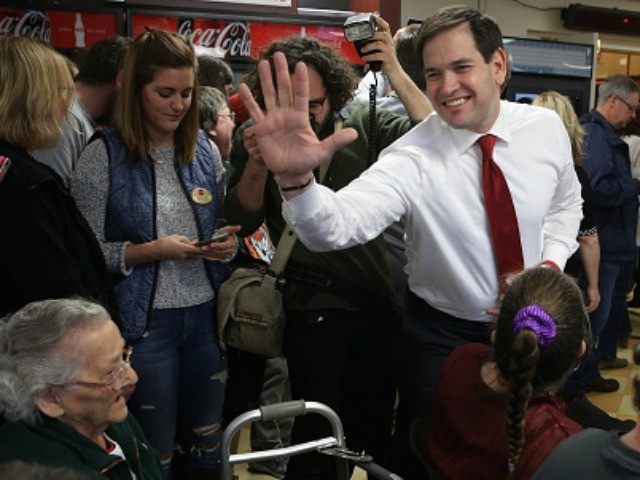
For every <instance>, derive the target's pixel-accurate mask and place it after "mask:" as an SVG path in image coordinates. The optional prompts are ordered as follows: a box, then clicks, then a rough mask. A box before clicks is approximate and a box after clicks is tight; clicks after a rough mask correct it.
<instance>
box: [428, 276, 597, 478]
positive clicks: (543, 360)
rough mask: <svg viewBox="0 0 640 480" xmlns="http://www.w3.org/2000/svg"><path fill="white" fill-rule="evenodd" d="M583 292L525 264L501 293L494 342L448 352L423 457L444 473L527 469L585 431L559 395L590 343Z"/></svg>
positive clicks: (522, 473) (513, 474) (504, 473)
mask: <svg viewBox="0 0 640 480" xmlns="http://www.w3.org/2000/svg"><path fill="white" fill-rule="evenodd" d="M582 298H583V297H582V294H581V292H580V289H579V288H578V286H577V285H576V284H575V281H574V280H573V279H572V278H571V277H569V276H567V275H565V274H563V273H559V272H556V271H555V270H552V269H549V268H534V269H530V270H526V271H524V272H523V273H521V274H520V275H518V276H517V277H515V278H514V280H513V282H512V283H511V285H510V286H509V287H508V289H507V291H506V292H505V295H504V298H503V300H502V304H501V307H500V313H499V314H498V317H497V320H496V322H495V325H494V331H493V334H492V340H493V342H494V345H493V349H491V348H490V347H489V346H486V345H482V344H476V343H474V344H467V345H464V346H462V347H459V348H457V349H456V350H454V351H453V352H452V353H451V355H450V356H449V358H448V359H447V362H446V364H445V368H444V370H443V373H442V377H441V378H440V382H439V384H438V387H437V390H436V395H435V397H434V401H433V404H432V406H431V408H432V410H431V414H430V417H431V421H430V425H429V428H428V429H427V452H428V457H429V459H430V461H431V462H432V464H433V466H434V467H436V469H437V470H439V471H440V472H439V473H441V474H442V475H443V476H444V477H446V478H451V479H463V478H464V479H466V478H470V477H471V476H472V477H473V478H475V479H485V478H486V479H500V478H503V479H506V478H508V479H523V478H529V477H531V475H532V474H533V472H535V470H536V468H537V467H538V466H539V465H540V463H541V462H542V461H543V460H544V459H545V458H546V456H547V455H548V454H549V453H550V452H551V450H553V448H554V447H555V445H557V444H558V443H559V442H560V441H562V440H564V439H565V438H567V437H569V436H570V435H573V434H575V433H577V432H579V431H580V430H582V427H580V426H579V425H578V424H577V423H575V422H573V421H572V420H571V419H569V418H568V417H567V416H566V415H565V412H564V404H563V402H562V400H561V399H560V398H559V397H557V396H556V395H555V393H556V392H557V391H558V390H559V389H560V388H561V387H562V384H563V383H564V382H565V380H566V379H567V377H568V376H569V375H570V373H571V372H572V371H573V370H574V369H575V368H576V367H577V366H578V365H579V362H580V357H581V356H582V355H583V354H584V352H585V350H586V345H587V340H588V339H589V335H590V332H589V328H588V323H587V313H586V310H585V306H584V303H583V299H582Z"/></svg>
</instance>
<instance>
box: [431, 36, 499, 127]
mask: <svg viewBox="0 0 640 480" xmlns="http://www.w3.org/2000/svg"><path fill="white" fill-rule="evenodd" d="M422 59H423V62H424V66H425V70H424V71H425V78H426V81H427V97H428V98H429V100H430V101H431V104H432V105H433V107H434V108H435V110H436V112H438V115H439V116H440V117H441V118H442V119H443V120H444V121H446V122H447V123H448V124H449V125H451V127H453V128H464V129H467V130H471V131H474V132H477V133H485V132H487V131H488V130H489V129H490V128H491V126H492V125H493V123H494V122H495V121H496V118H498V113H499V112H500V87H501V85H502V84H503V83H504V81H505V76H506V55H505V52H504V50H503V49H500V48H499V49H498V50H496V51H495V52H494V54H493V55H492V57H491V59H490V60H489V63H486V62H485V61H484V58H483V57H482V54H481V53H480V52H479V51H478V49H477V48H476V44H475V42H474V39H473V34H472V32H471V29H470V27H469V24H468V23H463V24H460V25H457V26H455V27H452V28H449V29H446V30H443V31H442V32H440V33H438V34H437V35H435V36H434V37H433V38H431V39H429V40H427V41H426V42H425V44H424V47H423V50H422Z"/></svg>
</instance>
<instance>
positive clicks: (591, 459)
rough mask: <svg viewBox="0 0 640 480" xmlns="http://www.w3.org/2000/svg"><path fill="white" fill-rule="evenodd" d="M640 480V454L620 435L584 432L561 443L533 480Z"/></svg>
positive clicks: (588, 430) (593, 429)
mask: <svg viewBox="0 0 640 480" xmlns="http://www.w3.org/2000/svg"><path fill="white" fill-rule="evenodd" d="M610 478H611V479H616V480H627V479H628V480H631V479H634V480H637V479H638V478H640V452H638V451H637V450H634V449H632V448H630V447H628V446H627V445H625V444H624V443H622V441H621V440H620V437H619V436H618V433H617V432H605V431H603V430H598V429H595V428H589V429H587V430H584V431H582V432H580V433H578V434H577V435H574V436H573V437H569V438H567V439H566V440H565V441H564V442H562V443H560V444H559V445H558V446H557V447H556V448H555V449H554V450H553V452H551V454H550V455H549V456H548V457H547V459H546V460H545V461H544V463H543V464H542V465H541V466H540V468H539V469H538V471H537V472H536V474H535V475H534V476H533V480H555V479H557V480H568V479H580V480H607V479H610Z"/></svg>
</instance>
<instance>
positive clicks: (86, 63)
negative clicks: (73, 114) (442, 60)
mask: <svg viewBox="0 0 640 480" xmlns="http://www.w3.org/2000/svg"><path fill="white" fill-rule="evenodd" d="M130 44H131V40H130V39H128V38H125V37H121V36H118V35H116V36H113V37H109V38H104V39H102V40H98V41H97V42H96V43H94V44H93V45H91V47H90V48H89V50H87V51H86V53H85V54H84V55H83V56H82V58H81V60H80V62H79V63H78V75H76V78H75V80H76V81H77V82H82V83H86V84H88V85H107V84H111V83H115V81H116V77H117V76H118V73H119V72H120V70H121V69H122V61H123V59H124V55H125V53H127V49H128V48H129V45H130Z"/></svg>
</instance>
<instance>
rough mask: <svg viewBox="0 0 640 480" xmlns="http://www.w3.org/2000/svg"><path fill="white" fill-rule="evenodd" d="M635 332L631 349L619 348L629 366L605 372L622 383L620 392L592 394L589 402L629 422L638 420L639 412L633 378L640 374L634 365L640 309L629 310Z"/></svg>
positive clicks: (638, 334) (605, 374)
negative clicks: (634, 401) (635, 407)
mask: <svg viewBox="0 0 640 480" xmlns="http://www.w3.org/2000/svg"><path fill="white" fill-rule="evenodd" d="M629 316H630V317H631V326H632V328H633V332H632V334H631V341H630V342H629V348H618V356H619V357H624V358H626V359H627V360H629V366H627V368H623V369H620V370H604V371H602V376H603V377H605V378H615V379H616V380H618V381H619V382H620V390H618V391H617V392H614V393H590V394H589V395H588V397H589V400H591V401H592V402H593V403H595V404H596V405H597V406H598V407H600V408H601V409H602V410H604V411H605V412H607V413H608V414H609V415H613V416H615V417H617V418H620V419H623V420H627V419H631V420H638V412H637V411H636V410H635V409H634V408H633V401H632V399H633V378H634V376H635V375H636V374H640V367H639V366H637V365H635V364H634V363H633V350H634V349H635V347H636V346H637V345H638V343H640V309H629Z"/></svg>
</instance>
